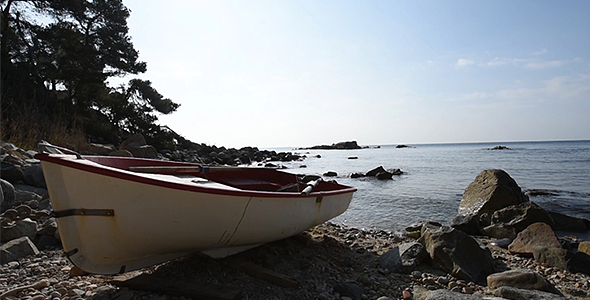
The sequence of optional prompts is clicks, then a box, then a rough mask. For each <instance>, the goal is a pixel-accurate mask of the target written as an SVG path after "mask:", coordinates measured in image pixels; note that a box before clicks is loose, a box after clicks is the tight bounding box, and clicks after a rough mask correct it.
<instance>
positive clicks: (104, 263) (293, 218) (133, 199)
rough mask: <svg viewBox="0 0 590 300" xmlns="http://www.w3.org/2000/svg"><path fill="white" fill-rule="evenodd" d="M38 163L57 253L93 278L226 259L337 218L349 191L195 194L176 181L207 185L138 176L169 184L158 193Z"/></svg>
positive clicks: (148, 186)
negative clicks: (203, 256) (190, 258)
mask: <svg viewBox="0 0 590 300" xmlns="http://www.w3.org/2000/svg"><path fill="white" fill-rule="evenodd" d="M42 164H43V171H44V175H45V179H46V181H47V186H48V190H49V194H50V197H51V202H52V205H53V209H54V211H55V212H62V213H63V212H65V214H66V216H62V217H58V218H57V224H58V229H59V232H60V236H61V239H62V244H63V248H64V251H65V252H66V253H67V254H68V256H69V258H70V260H71V261H72V262H73V263H74V264H75V265H76V266H78V267H80V268H81V269H82V270H84V271H87V272H90V273H96V274H115V273H122V272H126V271H131V270H135V269H139V268H143V267H146V266H151V265H154V264H158V263H161V262H164V261H167V260H170V259H174V258H177V257H181V256H185V255H187V254H190V253H195V252H204V253H207V254H210V255H214V256H219V255H225V254H231V253H232V252H236V251H239V250H245V249H248V248H250V247H254V246H256V245H259V244H262V243H267V242H271V241H275V240H279V239H283V238H286V237H289V236H292V235H295V234H297V233H300V232H302V231H304V230H306V229H308V228H310V227H313V226H315V225H317V224H321V223H323V222H325V221H327V220H329V219H331V218H334V217H335V216H338V215H340V214H342V213H343V212H344V211H346V209H347V208H348V205H349V204H350V201H351V198H352V192H349V193H341V194H335V195H321V194H315V195H314V193H312V194H310V195H309V196H301V195H293V196H292V197H286V196H284V195H277V196H276V197H272V196H269V195H266V194H261V195H256V194H253V195H246V196H243V195H237V194H232V193H229V194H224V193H199V192H195V191H192V190H188V189H187V190H183V189H182V185H177V184H176V182H178V181H179V180H180V181H182V180H184V181H185V182H188V183H186V184H185V185H198V184H205V185H206V184H208V183H207V182H204V183H203V181H202V182H201V183H194V182H192V181H190V178H189V181H186V179H182V178H181V177H178V176H172V175H153V174H146V175H142V176H145V177H146V178H148V179H150V178H151V179H154V178H156V179H158V180H160V181H164V182H166V181H170V182H172V183H171V184H174V185H173V186H172V187H163V186H156V185H152V184H147V183H144V182H139V181H134V180H127V179H122V178H116V177H112V176H107V175H104V174H99V173H93V172H88V171H86V170H81V169H77V168H72V167H68V166H64V165H60V164H56V163H53V162H48V161H42ZM89 164H92V163H89ZM134 176H136V174H134ZM213 184H215V183H213ZM218 188H220V189H222V190H223V189H226V190H228V191H235V190H236V189H235V188H233V187H229V186H223V185H219V187H218ZM72 210H75V211H72ZM68 212H69V214H68ZM96 212H98V213H96ZM104 212H107V213H106V215H105V214H104ZM109 212H112V213H109ZM95 213H96V214H98V215H95ZM109 214H112V215H109Z"/></svg>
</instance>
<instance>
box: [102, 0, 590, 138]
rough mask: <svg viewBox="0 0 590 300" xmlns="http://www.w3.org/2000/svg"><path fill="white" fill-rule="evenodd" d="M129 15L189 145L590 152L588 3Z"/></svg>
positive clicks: (265, 6)
mask: <svg viewBox="0 0 590 300" xmlns="http://www.w3.org/2000/svg"><path fill="white" fill-rule="evenodd" d="M123 3H124V4H125V5H126V6H127V7H128V8H129V9H130V10H131V16H130V18H129V19H128V25H129V33H130V36H131V39H132V42H133V44H134V46H135V48H136V49H137V50H138V51H139V53H140V57H139V58H140V60H142V61H145V62H147V68H148V71H147V72H146V73H144V74H140V76H139V78H142V79H147V80H150V81H151V82H152V86H153V87H154V88H156V89H157V90H158V91H159V92H160V93H161V94H162V95H164V96H165V97H167V98H170V99H172V100H173V101H174V102H177V103H180V104H181V106H180V107H179V109H178V110H177V111H176V112H174V113H172V114H170V115H164V116H160V117H159V119H160V124H162V125H167V126H169V127H170V128H172V129H173V130H175V131H176V132H177V133H179V134H180V135H182V136H184V137H185V138H188V139H189V140H191V141H193V142H197V143H205V144H209V145H216V146H226V147H235V148H240V147H244V146H255V147H261V148H265V147H306V146H313V145H320V144H332V143H336V142H341V141H351V140H355V141H357V142H358V143H359V144H360V145H386V144H420V143H457V142H502V141H506V142H508V141H542V140H575V139H590V17H588V15H589V13H590V1H565V2H564V1H542V0H535V1H454V0H450V1H422V0H418V1H394V0H390V1H360V0H359V1H345V0H341V1H340V0H339V1H327V0H326V1H323V0H321V1H317V0H313V1H305V0H302V1H300V0H297V1H280V0H270V1H255V0H253V1H249V0H248V1H197V0H171V1H166V2H162V1H154V0H123ZM127 79H128V78H125V80H127ZM113 82H116V81H113Z"/></svg>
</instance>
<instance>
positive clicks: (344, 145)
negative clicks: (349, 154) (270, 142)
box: [297, 141, 369, 150]
mask: <svg viewBox="0 0 590 300" xmlns="http://www.w3.org/2000/svg"><path fill="white" fill-rule="evenodd" d="M365 148H369V147H368V146H364V147H361V146H359V144H358V143H357V141H347V142H339V143H334V144H332V145H317V146H312V147H307V148H297V149H298V150H354V149H365Z"/></svg>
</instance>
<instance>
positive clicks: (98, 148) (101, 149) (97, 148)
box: [86, 143, 117, 155]
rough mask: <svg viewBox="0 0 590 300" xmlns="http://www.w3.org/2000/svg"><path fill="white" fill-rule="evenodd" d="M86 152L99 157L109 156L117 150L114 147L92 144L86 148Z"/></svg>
mask: <svg viewBox="0 0 590 300" xmlns="http://www.w3.org/2000/svg"><path fill="white" fill-rule="evenodd" d="M86 150H87V151H88V152H90V153H94V154H98V155H109V153H111V152H113V151H116V150H117V148H116V147H115V146H114V145H111V144H108V145H105V144H95V143H90V144H88V145H87V146H86Z"/></svg>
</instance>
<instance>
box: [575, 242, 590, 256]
mask: <svg viewBox="0 0 590 300" xmlns="http://www.w3.org/2000/svg"><path fill="white" fill-rule="evenodd" d="M578 252H580V253H585V254H586V255H590V241H583V242H580V244H579V245H578Z"/></svg>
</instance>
